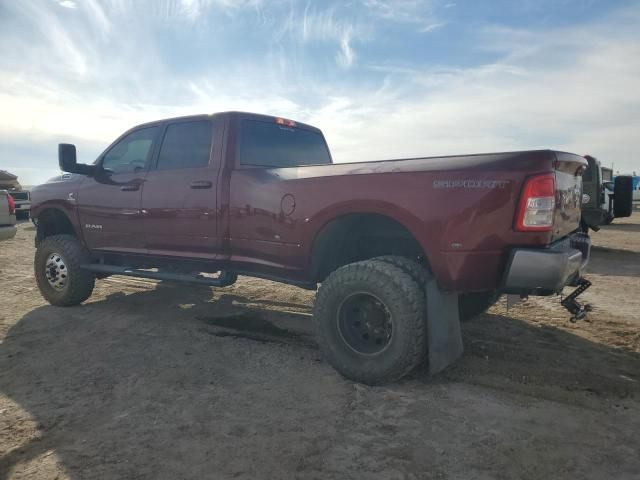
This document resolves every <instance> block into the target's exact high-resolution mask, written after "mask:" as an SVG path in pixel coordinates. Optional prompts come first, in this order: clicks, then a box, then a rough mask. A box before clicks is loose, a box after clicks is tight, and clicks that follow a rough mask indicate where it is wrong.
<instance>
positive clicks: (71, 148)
mask: <svg viewBox="0 0 640 480" xmlns="http://www.w3.org/2000/svg"><path fill="white" fill-rule="evenodd" d="M58 164H59V165H60V170H62V171H63V172H69V173H75V172H76V167H77V166H78V160H77V158H76V146H75V145H72V144H70V143H60V144H58Z"/></svg>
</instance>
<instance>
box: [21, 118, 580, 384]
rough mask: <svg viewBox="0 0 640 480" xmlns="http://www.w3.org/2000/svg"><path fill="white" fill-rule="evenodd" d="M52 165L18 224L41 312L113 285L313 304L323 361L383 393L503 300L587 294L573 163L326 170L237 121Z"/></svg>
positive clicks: (507, 158) (292, 138) (316, 145)
mask: <svg viewBox="0 0 640 480" xmlns="http://www.w3.org/2000/svg"><path fill="white" fill-rule="evenodd" d="M58 153H59V163H60V166H61V169H62V170H63V171H64V172H67V173H65V174H63V175H61V176H60V177H56V178H54V179H52V180H50V181H49V182H47V183H46V184H43V185H40V186H38V187H37V188H35V189H34V190H33V191H32V210H31V211H32V216H33V217H34V219H35V223H36V224H37V236H36V245H37V252H36V258H35V275H36V279H37V283H38V287H39V289H40V291H41V293H42V295H43V296H44V297H45V298H46V299H47V300H48V301H49V302H50V303H51V304H53V305H62V306H67V305H76V304H79V303H81V302H83V301H85V300H86V299H87V298H89V296H90V295H91V292H92V290H93V287H94V281H95V279H96V278H98V279H99V278H103V277H105V276H108V275H114V274H115V275H130V276H139V277H148V278H157V279H163V280H177V281H189V282H195V283H200V284H206V285H213V286H228V285H231V284H232V283H233V282H235V280H236V278H237V275H251V276H256V277H263V278H266V279H271V280H276V281H280V282H286V283H289V284H293V285H297V286H299V287H303V288H308V289H316V288H318V293H317V296H316V300H315V305H314V322H315V325H316V329H317V336H318V342H319V344H320V347H321V350H322V352H323V353H324V355H325V357H326V358H327V360H328V361H329V362H330V363H331V364H332V365H333V366H334V367H335V368H336V369H337V370H338V371H339V372H340V373H342V374H343V375H344V376H346V377H348V378H351V379H354V380H356V381H361V382H364V383H368V384H380V383H384V382H387V381H392V380H395V379H398V378H400V377H402V376H403V375H405V374H406V373H407V372H409V371H410V370H412V369H413V368H414V367H415V366H417V365H418V364H419V363H421V362H422V361H423V360H424V359H425V357H426V358H427V359H428V362H429V368H430V370H431V372H437V371H439V370H441V369H442V368H444V367H445V366H446V365H447V364H449V363H450V362H451V361H453V360H454V359H455V358H457V357H458V356H459V355H460V354H461V353H462V340H461V336H460V323H459V318H460V317H462V318H463V319H465V318H469V317H472V316H474V315H478V314H479V313H481V312H482V311H484V310H486V309H487V308H488V307H489V306H490V305H491V304H492V303H493V302H495V301H496V299H497V296H498V295H499V294H501V293H511V294H517V295H551V294H554V293H557V292H560V291H561V290H562V289H563V288H564V287H565V286H566V285H573V286H578V287H579V288H578V290H579V291H581V289H582V290H583V289H584V288H585V282H586V280H584V279H582V275H581V272H582V270H583V268H584V266H585V265H586V262H587V260H588V257H589V246H590V243H589V237H588V236H586V235H585V234H584V233H581V232H579V223H580V213H581V210H580V209H581V201H582V183H581V175H582V172H583V171H584V169H585V168H586V165H587V163H586V161H585V159H584V158H583V157H581V156H578V155H573V154H570V153H563V152H556V151H551V150H540V151H523V152H509V153H491V154H482V155H463V156H448V157H437V158H410V159H400V160H385V161H371V162H364V163H341V164H334V163H333V161H332V158H331V154H330V152H329V149H328V147H327V143H326V141H325V139H324V137H323V135H322V133H321V131H320V130H318V129H317V128H314V127H312V126H309V125H305V124H302V123H298V122H294V121H291V120H287V119H283V118H276V117H270V116H264V115H256V114H249V113H240V112H227V113H218V114H214V115H202V116H191V117H184V118H175V119H168V120H160V121H156V122H151V123H147V124H144V125H140V126H137V127H135V128H133V129H131V130H129V131H127V132H126V133H124V134H123V135H122V136H121V137H120V138H118V139H117V140H116V141H115V142H113V143H112V144H111V145H110V146H109V147H108V148H107V149H106V150H105V151H104V153H102V154H101V155H100V156H99V157H98V158H97V160H96V161H95V162H94V163H93V164H79V163H77V161H76V151H75V147H74V146H73V145H70V144H60V146H59V149H58ZM216 273H217V276H215V275H216ZM318 285H320V286H319V287H318ZM576 295H577V294H576ZM576 295H574V297H575V296H576ZM574 297H572V298H571V302H572V303H571V304H570V305H568V307H571V308H573V311H574V313H575V314H576V315H578V314H580V315H581V314H582V313H583V312H582V310H583V308H582V306H581V305H580V304H579V303H577V301H575V298H574Z"/></svg>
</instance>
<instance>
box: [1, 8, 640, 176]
mask: <svg viewBox="0 0 640 480" xmlns="http://www.w3.org/2000/svg"><path fill="white" fill-rule="evenodd" d="M639 80H640V2H639V1H625V0H619V1H615V0H609V1H605V0H520V1H519V0H511V1H507V0H494V1H490V0H487V1H471V0H467V1H459V0H442V1H440V0H422V1H420V0H397V1H393V2H392V1H390V2H384V1H382V0H347V1H306V2H305V1H294V0H291V1H286V0H281V1H268V0H246V1H242V0H236V1H234V0H200V1H198V0H166V1H165V0H136V1H133V0H104V1H97V0H38V1H35V0H21V1H15V2H14V1H8V0H5V1H1V2H0V108H1V111H2V115H0V169H7V170H10V171H12V172H14V173H17V174H19V175H20V177H21V180H22V182H23V183H25V184H33V183H39V182H41V181H44V180H45V179H47V178H48V177H50V176H52V175H54V174H56V173H57V167H56V165H57V159H56V152H57V148H56V144H57V143H58V142H62V141H71V142H74V143H76V144H77V145H78V149H79V156H80V160H81V161H86V162H89V161H92V160H93V159H94V158H95V157H96V156H97V155H98V154H99V153H100V152H101V151H102V149H103V148H104V147H105V146H106V145H107V144H108V143H110V142H111V140H113V139H114V138H115V137H116V136H117V135H119V134H120V133H121V132H122V131H124V130H126V129H127V128H129V127H131V126H133V125H135V124H138V123H141V122H144V121H148V120H153V119H157V118H163V117H167V116H174V115H183V114H192V113H210V112H216V111H222V110H247V111H255V112H260V113H268V114H274V115H281V116H286V117H289V118H293V119H297V120H300V121H305V122H308V123H311V124H314V125H317V126H318V127H320V128H322V129H323V130H324V131H325V134H326V136H327V139H328V141H329V145H330V147H331V149H332V151H333V155H334V158H335V159H336V161H358V160H372V159H380V158H393V157H401V156H422V155H424V156H427V155H441V154H443V155H444V154H454V153H475V152H487V151H496V150H497V151H501V150H511V149H529V148H558V149H564V150H569V151H574V152H576V153H581V154H586V153H590V154H593V155H595V156H597V157H599V158H600V159H601V160H603V162H604V163H606V164H611V163H614V164H615V168H616V170H621V171H631V170H639V171H640V159H639V158H638V151H640V81H639Z"/></svg>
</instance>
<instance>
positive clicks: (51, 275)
mask: <svg viewBox="0 0 640 480" xmlns="http://www.w3.org/2000/svg"><path fill="white" fill-rule="evenodd" d="M85 263H90V258H89V252H88V251H87V250H86V249H85V248H84V247H83V246H82V244H81V243H80V242H79V241H78V239H77V238H76V237H74V236H72V235H53V236H51V237H47V238H45V239H44V240H42V241H41V242H40V243H39V244H38V249H37V250H36V256H35V261H34V269H35V277H36V283H37V284H38V289H39V290H40V293H41V294H42V296H43V297H44V298H45V300H47V301H48V302H49V303H50V304H51V305H56V306H58V307H68V306H71V305H78V304H80V303H82V302H84V301H85V300H86V299H87V298H89V297H90V296H91V292H93V287H94V285H95V275H94V274H93V273H92V272H90V271H87V270H83V269H82V268H80V266H81V265H82V264H85Z"/></svg>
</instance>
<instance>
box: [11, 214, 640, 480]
mask: <svg viewBox="0 0 640 480" xmlns="http://www.w3.org/2000/svg"><path fill="white" fill-rule="evenodd" d="M639 232H640V215H639V214H636V216H635V217H632V218H631V219H627V220H626V221H617V222H616V223H614V224H613V225H611V226H610V227H607V228H605V229H603V230H602V231H601V232H599V233H596V234H594V235H593V238H594V243H595V245H596V248H595V249H594V255H593V262H592V265H591V273H590V275H589V277H590V278H591V279H592V280H593V282H594V286H593V287H592V289H591V290H589V292H588V293H587V295H586V297H587V298H588V299H589V300H590V301H591V302H592V303H593V304H594V306H595V310H594V312H593V313H592V314H591V316H590V318H589V320H588V321H585V322H580V323H578V324H575V325H574V324H571V323H569V321H568V315H567V313H566V312H565V311H563V310H562V309H561V308H560V307H559V300H558V299H557V298H544V299H540V298H532V299H530V300H528V301H527V302H525V303H521V304H518V305H517V306H516V307H514V308H512V309H510V310H509V311H507V309H506V304H505V301H504V300H502V301H501V302H499V303H498V304H497V305H496V306H495V307H493V308H492V309H491V310H490V312H489V313H488V314H486V315H483V316H482V317H480V318H478V319H477V320H475V321H472V322H470V323H468V324H465V325H464V342H465V350H466V351H465V355H464V357H463V358H462V359H461V360H460V361H459V362H458V363H457V364H455V365H454V366H453V367H451V368H450V369H448V370H447V371H446V372H445V373H444V374H441V375H439V376H436V377H435V378H429V377H428V376H427V375H426V373H425V372H424V371H418V372H415V373H414V374H412V375H411V376H410V377H409V378H407V379H406V380H404V381H402V382H399V383H397V384H394V385H390V386H387V387H376V388H371V387H365V386H361V385H356V384H353V383H351V382H348V381H345V380H343V379H342V378H341V377H340V376H339V375H338V374H337V373H336V372H335V371H334V370H332V369H331V368H330V367H329V366H328V365H327V364H326V363H324V362H323V360H322V359H321V358H320V355H319V352H318V350H317V347H316V345H315V343H314V340H313V336H312V330H311V326H310V321H309V320H310V318H309V317H310V311H311V304H312V301H313V295H312V294H310V293H309V292H305V291H302V290H298V289H296V288H293V287H286V286H282V285H279V284H275V283H270V282H267V281H262V280H255V279H248V278H242V279H241V280H240V281H239V282H238V283H237V284H236V285H234V286H233V287H229V288H224V289H217V290H211V289H208V288H194V287H185V286H175V285H171V284H164V283H155V282H152V281H145V280H138V279H127V278H122V277H113V278H110V279H107V280H103V281H99V282H98V286H97V288H96V290H95V292H94V295H93V296H92V297H91V299H90V301H88V302H87V303H86V304H85V305H82V306H79V307H74V308H67V309H63V308H56V307H52V306H49V305H47V304H46V303H45V302H44V301H43V300H42V298H41V297H40V295H39V293H38V291H37V289H36V286H35V282H34V279H33V275H32V259H33V252H34V249H33V236H34V231H33V228H32V227H31V226H30V225H29V224H28V223H24V224H22V225H21V226H20V230H19V233H18V235H17V237H16V238H15V239H14V240H12V241H8V242H4V243H2V244H0V274H1V275H0V295H1V301H0V339H1V340H0V342H1V343H0V478H2V479H4V478H10V479H27V478H28V479H53V478H56V479H69V478H71V479H85V478H89V479H91V478H100V479H104V478H128V479H135V478H152V479H176V478H193V479H202V478H241V479H255V478H310V479H311V478H317V479H332V478H335V479H338V478H339V479H343V478H358V479H418V478H420V479H422V478H434V479H468V478H474V479H489V478H498V479H512V478H524V479H537V478H544V479H546V478H554V479H563V478H579V479H605V478H606V479H609V478H612V479H613V478H615V479H620V478H621V479H627V478H640V415H639V407H640V321H639V320H638V312H640V295H639V292H640V235H639Z"/></svg>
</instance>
